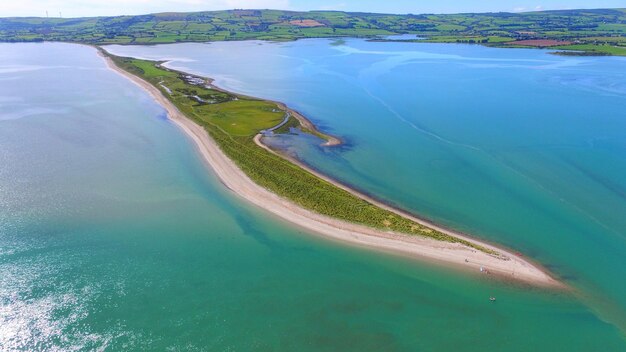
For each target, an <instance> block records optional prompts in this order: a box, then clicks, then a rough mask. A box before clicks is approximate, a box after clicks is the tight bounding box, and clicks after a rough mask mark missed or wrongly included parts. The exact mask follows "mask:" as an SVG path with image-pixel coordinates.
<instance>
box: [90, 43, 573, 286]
mask: <svg viewBox="0 0 626 352" xmlns="http://www.w3.org/2000/svg"><path fill="white" fill-rule="evenodd" d="M102 56H103V59H104V60H105V62H106V64H107V66H108V67H109V68H110V69H111V70H113V71H115V72H117V73H118V74H120V75H122V76H124V77H125V78H127V79H129V80H130V81H132V82H133V83H135V84H137V85H138V86H140V87H141V88H143V89H144V90H145V91H146V92H148V93H149V94H150V95H151V96H152V97H153V98H154V100H155V101H156V102H157V103H158V104H160V105H161V106H162V107H163V108H164V109H165V110H166V111H167V113H168V116H169V118H170V119H171V121H172V122H174V123H175V124H176V125H177V126H178V127H179V128H181V129H182V130H183V132H185V134H186V135H187V136H188V137H189V138H191V140H193V141H194V143H195V144H196V146H197V148H198V151H199V152H200V153H201V155H202V156H203V159H204V160H205V161H206V162H207V163H208V164H209V166H210V167H211V168H212V170H213V171H214V172H215V174H216V175H217V176H218V178H219V179H220V181H221V182H222V183H223V184H224V185H225V186H226V187H227V188H229V189H230V190H231V191H233V192H234V193H235V194H237V195H238V196H240V197H242V198H243V199H245V200H247V201H248V202H250V203H252V204H255V205H256V206H259V207H260V208H263V209H265V210H266V211H268V212H270V213H272V214H273V215H275V216H277V217H279V218H281V219H283V220H286V221H288V222H290V223H292V224H295V225H297V226H299V227H301V228H304V229H306V230H309V231H313V232H315V233H317V234H321V235H324V236H325V237H328V238H331V239H335V240H339V241H341V242H346V243H352V244H356V245H359V246H364V247H369V248H373V249H379V250H384V251H389V252H393V253H398V254H402V255H408V256H411V257H418V258H420V259H426V260H428V261H431V262H436V263H439V264H443V265H448V266H453V267H455V268H460V269H464V270H468V271H471V272H475V273H477V272H480V271H479V270H480V268H481V267H482V268H485V269H486V270H488V271H489V272H490V273H491V274H492V275H493V276H497V277H499V278H502V279H505V280H511V281H516V282H523V283H526V284H530V285H533V286H543V287H555V288H562V287H564V286H563V284H562V283H560V282H558V281H557V280H555V279H553V278H552V277H550V275H549V274H548V273H547V272H546V271H545V270H544V269H543V268H541V267H540V266H538V265H536V264H533V263H532V262H530V261H527V260H525V259H523V258H520V257H518V256H517V255H515V254H513V253H512V252H511V251H507V250H504V249H502V248H499V247H496V246H494V245H491V244H488V243H485V242H481V241H478V240H476V239H473V238H469V237H467V236H466V235H464V234H461V233H456V232H453V231H449V230H446V229H442V228H440V227H439V226H436V225H435V224H432V223H430V222H427V221H424V220H423V219H418V218H416V217H415V216H413V215H411V214H408V213H406V212H404V211H401V210H399V209H396V208H393V207H390V206H389V205H386V204H384V203H381V202H379V201H376V200H375V199H372V198H371V197H368V196H366V195H363V194H361V193H360V192H358V191H355V190H353V189H351V188H349V187H347V186H345V185H342V184H341V183H339V182H337V181H335V180H332V179H330V178H329V177H327V176H325V175H323V174H320V173H319V172H316V171H314V170H311V168H309V167H307V166H306V165H304V164H303V163H301V162H298V161H296V160H293V159H292V158H288V160H289V161H290V162H293V163H295V164H297V165H298V166H300V167H302V168H304V169H305V170H307V171H309V172H311V173H313V174H314V175H315V176H317V177H320V178H322V179H324V180H326V181H328V182H331V183H333V184H334V185H335V186H337V187H340V188H342V189H344V190H346V191H348V192H350V193H352V194H353V195H356V196H358V197H360V198H362V199H364V200H366V201H368V202H370V203H372V204H374V205H377V206H379V207H381V208H385V209H387V210H390V211H393V212H394V213H396V214H399V215H401V216H403V217H407V218H409V219H411V220H413V221H415V222H418V223H421V224H424V225H426V226H428V227H431V228H434V229H436V230H438V231H441V232H444V233H447V234H450V235H452V236H455V237H458V238H462V239H465V240H467V241H470V242H472V243H475V244H478V245H480V246H483V247H485V248H488V249H492V250H494V251H497V252H499V253H501V254H502V255H503V256H505V257H507V259H508V260H505V259H503V258H498V257H496V256H493V255H490V254H487V253H484V252H481V251H477V250H475V249H472V248H470V247H467V246H465V245H462V244H458V243H450V242H443V241H437V240H434V239H429V238H425V237H420V236H410V235H403V234H397V233H392V232H385V231H381V230H376V229H373V228H369V227H366V226H363V225H357V224H352V223H348V222H344V221H341V220H338V219H334V218H330V217H328V216H324V215H320V214H317V213H314V212H311V211H309V210H306V209H304V208H302V207H300V206H298V205H296V204H294V203H292V202H291V201H289V200H286V199H284V198H281V197H279V196H278V195H276V194H274V193H272V192H270V191H268V190H267V189H265V188H263V187H261V186H259V185H257V184H256V183H255V182H253V181H252V180H251V179H250V178H249V177H248V176H247V175H246V174H245V173H244V172H243V171H241V170H240V169H239V168H238V167H237V165H235V163H234V162H233V161H232V160H230V159H229V158H228V157H227V156H226V155H225V154H224V153H223V152H222V151H221V149H220V148H219V146H218V145H217V144H216V143H215V142H214V141H213V140H212V139H211V137H209V135H208V133H207V132H206V131H205V130H204V128H203V127H201V126H200V125H198V124H196V123H195V122H193V121H192V120H190V119H188V118H187V117H186V116H185V115H184V114H182V113H181V112H180V111H179V110H178V109H177V108H176V107H175V106H174V105H173V104H172V103H171V102H170V101H169V100H168V99H167V98H166V97H165V96H164V95H163V94H162V93H161V92H160V91H159V90H158V89H157V88H156V87H154V86H153V85H151V84H150V83H148V82H146V81H144V80H142V79H141V78H139V77H137V76H134V75H132V74H130V73H128V72H126V71H125V70H123V69H121V68H119V67H118V66H117V65H115V63H114V62H113V61H112V60H111V59H110V58H109V57H106V56H105V55H102ZM216 89H220V88H217V87H216ZM220 90H222V91H224V90H223V89H220ZM275 103H276V104H279V105H281V107H284V108H285V109H286V110H287V111H289V112H291V113H292V114H293V115H294V117H295V118H297V119H298V120H299V121H300V122H301V123H302V122H303V121H306V123H307V124H306V125H305V124H304V123H303V126H305V127H306V128H309V126H311V127H312V128H313V131H317V130H316V129H315V126H314V125H313V124H312V123H311V122H310V121H308V120H307V119H306V118H304V116H302V115H301V114H299V113H297V112H296V111H293V110H291V109H289V108H287V107H286V106H285V105H284V104H282V103H278V102H275ZM300 118H302V120H300ZM255 142H256V143H257V144H258V145H259V146H260V147H263V148H266V149H267V150H269V151H270V152H272V153H276V152H274V151H273V150H271V149H270V148H268V147H267V146H265V145H264V144H263V143H262V142H261V137H260V135H257V136H256V137H255ZM331 142H332V141H331V139H328V140H327V143H326V145H333V144H330V143H331ZM334 142H335V143H337V144H339V143H341V142H340V140H339V139H335V140H334ZM279 155H280V154H279ZM280 156H281V157H283V158H285V156H284V155H280Z"/></svg>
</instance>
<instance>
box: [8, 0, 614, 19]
mask: <svg viewBox="0 0 626 352" xmlns="http://www.w3.org/2000/svg"><path fill="white" fill-rule="evenodd" d="M611 7H613V8H615V7H626V1H625V0H316V1H313V0H0V17H13V16H41V17H45V16H46V11H48V13H49V15H50V17H58V16H59V15H61V16H63V17H83V16H113V15H138V14H147V13H155V12H170V11H177V12H188V11H206V10H225V9H233V8H246V9H266V8H271V9H281V10H296V11H306V10H341V11H364V12H383V13H401V14H405V13H414V14H419V13H458V12H499V11H506V12H523V11H536V10H555V9H575V8H611Z"/></svg>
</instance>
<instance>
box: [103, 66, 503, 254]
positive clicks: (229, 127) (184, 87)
mask: <svg viewBox="0 0 626 352" xmlns="http://www.w3.org/2000/svg"><path fill="white" fill-rule="evenodd" d="M109 56H110V57H111V58H112V59H113V61H114V62H115V63H116V64H117V65H118V66H119V67H121V68H122V69H124V70H126V71H128V72H130V73H132V74H134V75H137V76H139V77H141V78H143V79H144V80H146V81H147V82H149V83H150V84H152V85H154V86H155V87H157V88H158V89H159V90H161V92H163V94H164V95H165V96H166V97H168V98H169V100H170V101H172V103H173V104H174V105H176V107H177V108H178V109H179V110H180V111H181V112H183V113H184V114H185V115H186V116H187V117H189V118H191V119H192V120H194V121H195V122H197V123H198V124H199V125H201V126H203V127H204V128H205V129H206V131H207V132H208V134H209V135H210V136H211V137H212V138H213V139H214V140H215V142H216V143H217V144H218V145H219V147H220V148H221V149H222V151H223V152H224V153H225V154H226V155H227V156H228V157H229V158H230V159H231V160H233V161H234V162H235V163H236V164H237V165H238V166H239V167H240V168H241V170H242V171H243V172H245V173H246V174H247V175H248V176H249V177H250V178H251V179H252V180H253V181H254V182H256V183H257V184H259V185H261V186H262V187H265V188H267V189H268V190H270V191H272V192H274V193H276V194H278V195H280V196H282V197H284V198H287V199H289V200H291V201H293V202H294V203H296V204H298V205H300V206H302V207H304V208H307V209H310V210H312V211H314V212H317V213H319V214H322V215H327V216H331V217H333V218H337V219H341V220H344V221H347V222H351V223H356V224H361V225H365V226H369V227H372V228H376V229H379V230H383V231H394V232H399V233H405V234H409V235H419V236H426V237H429V238H434V239H437V240H441V241H447V242H454V243H462V244H465V245H467V246H470V247H473V248H476V249H478V250H482V251H484V252H487V253H491V254H495V252H493V251H491V250H488V249H486V248H483V247H481V246H477V245H474V244H472V243H470V242H468V241H465V240H461V239H458V238H456V237H453V236H450V235H447V234H444V233H441V232H439V231H436V230H433V229H430V228H428V227H426V226H423V225H420V224H418V223H415V222H413V221H411V220H409V219H406V218H404V217H401V216H399V215H397V214H395V213H393V212H390V211H387V210H384V209H381V208H379V207H377V206H375V205H373V204H371V203H369V202H367V201H365V200H363V199H360V198H358V197H356V196H354V195H352V194H350V193H349V192H346V191H344V190H342V189H340V188H338V187H336V186H334V185H332V184H331V183H329V182H326V181H324V180H322V179H320V178H318V177H317V176H315V175H313V174H311V173H310V172H308V171H306V170H304V169H302V168H301V167H299V166H297V165H295V164H293V163H292V162H290V161H289V160H287V159H285V158H282V157H280V156H277V155H275V154H273V153H270V152H268V151H267V150H265V149H263V148H260V147H259V146H257V145H256V144H255V143H254V141H253V138H254V136H255V135H256V134H257V133H259V131H261V130H264V129H267V128H270V127H273V126H276V125H277V124H278V123H280V121H282V119H283V117H284V116H285V113H286V112H285V111H284V110H282V109H280V108H279V107H278V106H277V104H276V103H273V102H269V101H265V100H260V99H254V98H250V97H245V96H239V95H235V94H232V93H226V92H223V91H217V90H214V89H210V88H206V87H204V86H198V85H192V84H189V83H188V82H186V80H185V77H186V76H188V75H186V74H184V73H181V72H177V71H172V70H168V69H164V68H162V67H161V66H160V64H159V63H158V62H150V61H144V60H137V59H131V58H122V57H116V56H112V55H109ZM196 78H198V77H196ZM164 87H167V88H168V89H169V91H171V94H170V93H168V89H165V88H164ZM194 95H197V96H199V97H202V98H203V99H206V100H211V103H199V102H198V101H197V99H194V98H193V96H194ZM294 127H300V124H299V122H298V120H296V119H294V118H293V117H292V118H291V119H290V120H289V123H288V124H287V125H286V126H283V127H282V128H280V129H278V130H277V131H276V133H285V132H288V131H289V128H294ZM318 135H319V136H321V137H324V135H321V134H318Z"/></svg>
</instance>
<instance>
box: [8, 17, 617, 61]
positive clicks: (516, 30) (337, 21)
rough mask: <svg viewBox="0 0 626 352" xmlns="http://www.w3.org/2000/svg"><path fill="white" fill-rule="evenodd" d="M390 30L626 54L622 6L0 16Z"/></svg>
mask: <svg viewBox="0 0 626 352" xmlns="http://www.w3.org/2000/svg"><path fill="white" fill-rule="evenodd" d="M303 21H304V22H303ZM390 34H416V35H418V36H420V37H423V38H426V40H427V41H429V42H445V43H450V42H452V43H475V44H483V45H490V46H501V47H514V45H508V44H503V43H506V42H512V41H516V40H529V39H532V40H534V39H552V40H559V41H564V42H571V43H570V44H572V45H576V47H575V48H571V49H573V50H582V51H584V52H588V53H600V54H602V53H604V54H609V55H626V54H625V53H624V50H623V49H624V48H625V47H626V43H625V42H624V38H625V37H626V10H625V9H597V10H562V11H543V12H527V13H485V14H471V13H470V14H450V15H433V14H423V15H412V14H409V15H390V14H373V13H348V12H339V11H311V12H292V11H280V10H230V11H213V12H194V13H159V14H151V15H141V16H117V17H93V18H70V19H63V18H33V17H29V18H0V41H44V40H47V41H67V42H80V43H89V44H157V43H174V42H206V41H222V40H246V39H261V40H294V39H298V38H312V37H345V36H352V37H376V36H384V35H390ZM579 45H582V46H579ZM560 49H564V50H569V49H570V48H568V47H567V46H564V47H562V48H560Z"/></svg>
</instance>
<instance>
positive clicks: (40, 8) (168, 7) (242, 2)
mask: <svg viewBox="0 0 626 352" xmlns="http://www.w3.org/2000/svg"><path fill="white" fill-rule="evenodd" d="M233 8H250V9H251V8H255V9H263V8H267V9H289V8H290V3H289V0H159V1H154V0H15V1H14V0H9V1H7V0H0V17H10V16H45V13H46V11H49V12H50V14H55V15H56V14H58V13H59V12H62V13H63V15H65V16H66V17H80V16H111V15H130V14H145V13H154V12H167V11H180V12H184V11H204V10H226V9H233Z"/></svg>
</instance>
